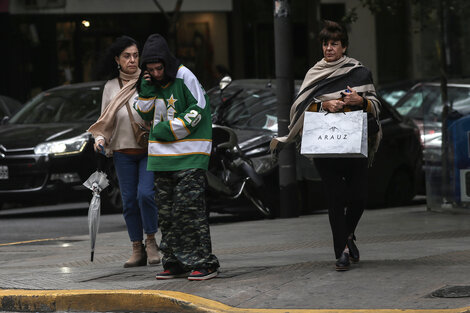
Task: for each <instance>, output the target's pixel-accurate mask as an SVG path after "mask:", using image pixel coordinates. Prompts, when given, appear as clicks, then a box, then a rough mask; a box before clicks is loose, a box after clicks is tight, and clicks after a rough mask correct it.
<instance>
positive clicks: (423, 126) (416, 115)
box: [395, 79, 470, 150]
mask: <svg viewBox="0 0 470 313" xmlns="http://www.w3.org/2000/svg"><path fill="white" fill-rule="evenodd" d="M447 95H448V101H449V103H450V104H451V105H452V110H451V111H450V112H449V114H450V115H449V117H450V118H455V117H456V116H455V115H460V116H462V115H466V114H469V113H470V80H464V79H461V80H453V81H450V82H449V83H448V85H447ZM395 108H396V109H397V111H398V112H399V113H400V114H402V115H404V116H407V117H409V118H411V119H413V121H414V122H415V123H416V124H417V125H418V127H419V128H420V131H421V140H422V142H423V144H424V146H425V148H428V149H435V148H437V150H440V146H441V142H442V140H441V127H442V116H441V115H442V108H443V105H442V92H441V85H440V83H439V82H424V83H418V84H416V85H414V86H413V88H411V90H409V91H408V92H407V94H406V95H405V96H404V97H403V98H402V99H401V100H399V101H398V102H397V103H396V105H395Z"/></svg>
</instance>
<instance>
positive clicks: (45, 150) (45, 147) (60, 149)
mask: <svg viewBox="0 0 470 313" xmlns="http://www.w3.org/2000/svg"><path fill="white" fill-rule="evenodd" d="M88 138H89V135H87V134H83V135H80V136H77V137H73V138H70V139H65V140H58V141H51V142H44V143H40V144H38V145H37V146H36V147H35V148H34V153H35V154H51V155H53V156H60V155H69V154H76V153H80V152H82V151H83V149H84V148H85V146H86V144H87V142H88Z"/></svg>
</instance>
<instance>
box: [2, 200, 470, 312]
mask: <svg viewBox="0 0 470 313" xmlns="http://www.w3.org/2000/svg"><path fill="white" fill-rule="evenodd" d="M83 219H84V220H83V222H84V223H86V216H84V217H83ZM211 232H212V240H213V250H214V253H215V254H216V255H217V257H218V258H219V260H220V263H221V268H220V275H219V276H218V277H217V278H215V279H212V280H208V281H203V282H191V281H188V280H187V279H175V280H168V281H157V280H155V273H156V272H157V271H160V270H161V269H162V267H161V266H160V265H159V266H152V267H151V266H145V267H137V268H127V269H125V268H123V267H122V265H123V263H124V262H125V261H126V260H127V258H128V257H129V255H130V252H131V247H130V243H129V239H128V236H127V232H125V231H120V232H113V233H99V234H98V238H97V243H96V249H95V261H94V262H93V263H92V262H90V260H89V238H88V236H74V237H58V238H51V239H50V240H40V241H31V242H23V243H8V244H2V245H0V256H1V257H0V303H1V307H0V311H29V312H39V311H49V312H50V311H133V312H323V313H326V312H449V313H450V312H470V214H468V213H466V211H464V212H461V213H455V214H454V213H437V212H429V211H427V210H426V208H425V206H424V205H416V206H410V207H402V208H390V209H380V210H367V211H366V212H365V213H364V216H363V218H362V220H361V222H360V224H359V227H358V230H357V233H356V236H357V245H358V247H359V250H360V252H361V261H360V263H359V264H357V265H353V266H352V268H351V270H350V271H347V272H336V271H335V270H334V254H333V248H332V239H331V232H330V229H329V224H328V216H327V215H326V214H324V213H323V214H314V215H307V216H301V217H298V218H290V219H275V220H256V221H242V222H236V223H220V224H217V223H215V224H212V225H211Z"/></svg>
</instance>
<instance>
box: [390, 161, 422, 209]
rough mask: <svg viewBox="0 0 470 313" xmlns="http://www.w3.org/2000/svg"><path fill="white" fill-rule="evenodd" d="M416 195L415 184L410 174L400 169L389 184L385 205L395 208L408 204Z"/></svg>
mask: <svg viewBox="0 0 470 313" xmlns="http://www.w3.org/2000/svg"><path fill="white" fill-rule="evenodd" d="M414 195H415V190H414V184H413V180H412V178H411V175H410V173H408V171H406V170H404V169H399V170H398V171H396V172H395V173H394V174H393V176H392V178H391V179H390V182H389V183H388V188H387V192H386V195H385V205H386V206H388V207H393V206H400V205H405V204H408V203H409V202H410V201H411V200H412V199H413V197H414Z"/></svg>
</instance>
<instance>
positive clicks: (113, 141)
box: [88, 36, 160, 267]
mask: <svg viewBox="0 0 470 313" xmlns="http://www.w3.org/2000/svg"><path fill="white" fill-rule="evenodd" d="M102 67H103V69H102V71H101V72H103V74H105V75H107V78H108V79H109V80H108V81H107V82H106V85H105V86H104V90H103V101H102V104H101V116H100V117H99V119H98V121H96V123H95V124H93V125H91V126H90V128H89V129H88V131H89V132H91V133H92V134H93V137H94V138H95V150H96V151H101V152H102V153H106V155H108V156H111V155H112V156H113V159H114V167H115V169H116V174H117V178H118V181H119V187H120V190H121V198H122V204H123V215H124V220H125V221H126V225H127V231H128V233H129V237H130V241H131V242H132V256H131V257H130V259H129V260H127V262H125V263H124V267H134V266H144V265H147V263H148V264H158V263H160V254H159V250H158V245H157V243H156V240H155V233H156V232H157V227H158V211H157V206H156V203H155V191H154V182H153V180H154V173H153V172H149V171H147V147H141V146H139V144H138V143H137V141H136V139H135V136H134V132H133V129H132V126H131V121H130V115H129V114H132V115H133V117H134V120H135V121H137V122H140V123H142V124H143V123H144V121H143V120H142V118H141V117H140V116H139V115H138V113H137V112H136V111H135V110H134V109H133V103H134V99H135V98H136V97H137V92H136V88H135V86H136V82H137V79H138V78H139V75H140V69H139V50H138V48H137V42H136V41H135V40H134V39H132V38H130V37H127V36H121V37H119V38H117V39H116V41H115V42H114V43H113V44H112V45H111V47H110V48H109V50H108V53H107V55H106V57H105V59H104V61H103V62H102ZM126 104H127V105H126ZM128 106H129V107H130V108H131V109H129V110H128ZM129 112H131V113H129ZM144 232H145V234H146V235H147V238H146V239H145V246H144V245H143V244H142V241H143V233H144Z"/></svg>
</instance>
